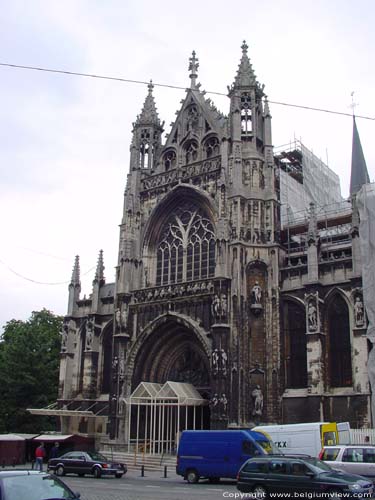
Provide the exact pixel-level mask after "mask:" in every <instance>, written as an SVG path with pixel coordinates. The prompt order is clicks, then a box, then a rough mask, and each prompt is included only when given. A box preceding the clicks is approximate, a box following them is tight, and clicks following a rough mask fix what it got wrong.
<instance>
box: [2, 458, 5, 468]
mask: <svg viewBox="0 0 375 500" xmlns="http://www.w3.org/2000/svg"><path fill="white" fill-rule="evenodd" d="M2 467H3V469H4V467H5V460H3V463H2Z"/></svg>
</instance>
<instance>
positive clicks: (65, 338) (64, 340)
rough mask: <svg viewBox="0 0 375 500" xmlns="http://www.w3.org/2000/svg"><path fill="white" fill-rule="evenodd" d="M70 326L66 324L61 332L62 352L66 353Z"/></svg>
mask: <svg viewBox="0 0 375 500" xmlns="http://www.w3.org/2000/svg"><path fill="white" fill-rule="evenodd" d="M68 328H69V327H68V325H67V324H66V323H65V325H63V327H62V331H61V350H62V351H66V349H67V344H68Z"/></svg>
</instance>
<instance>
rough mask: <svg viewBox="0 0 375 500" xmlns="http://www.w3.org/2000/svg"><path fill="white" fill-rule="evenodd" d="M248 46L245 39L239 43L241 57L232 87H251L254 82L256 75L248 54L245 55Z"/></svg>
mask: <svg viewBox="0 0 375 500" xmlns="http://www.w3.org/2000/svg"><path fill="white" fill-rule="evenodd" d="M248 48H249V46H248V45H247V43H246V41H245V40H244V41H243V44H242V45H241V49H242V57H241V62H240V65H239V66H238V70H237V75H236V77H235V79H234V84H233V87H234V88H236V87H237V88H238V87H252V86H254V85H255V84H256V76H255V73H254V70H253V67H252V65H251V62H250V59H249V56H248V55H247V49H248Z"/></svg>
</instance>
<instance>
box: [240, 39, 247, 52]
mask: <svg viewBox="0 0 375 500" xmlns="http://www.w3.org/2000/svg"><path fill="white" fill-rule="evenodd" d="M248 48H249V46H248V45H247V43H246V40H244V41H243V43H242V45H241V49H242V52H243V53H244V54H246V53H247V49H248Z"/></svg>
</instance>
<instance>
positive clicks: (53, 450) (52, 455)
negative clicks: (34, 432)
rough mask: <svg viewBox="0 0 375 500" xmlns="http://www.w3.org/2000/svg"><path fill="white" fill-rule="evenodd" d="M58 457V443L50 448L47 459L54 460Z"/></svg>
mask: <svg viewBox="0 0 375 500" xmlns="http://www.w3.org/2000/svg"><path fill="white" fill-rule="evenodd" d="M58 456H59V443H58V442H56V443H55V444H54V445H53V446H52V448H51V452H50V454H49V458H56V457H58Z"/></svg>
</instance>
